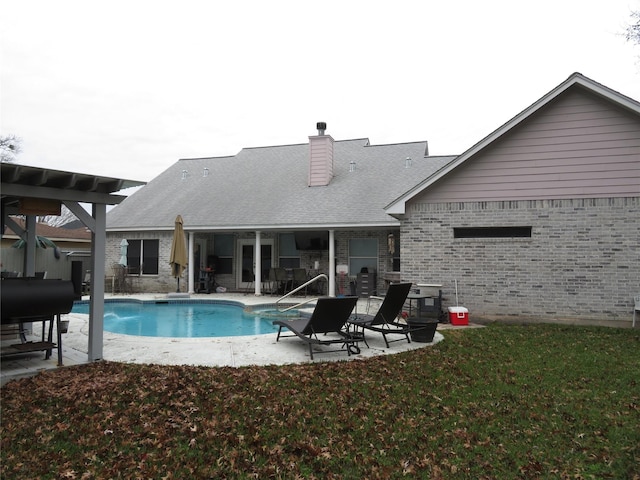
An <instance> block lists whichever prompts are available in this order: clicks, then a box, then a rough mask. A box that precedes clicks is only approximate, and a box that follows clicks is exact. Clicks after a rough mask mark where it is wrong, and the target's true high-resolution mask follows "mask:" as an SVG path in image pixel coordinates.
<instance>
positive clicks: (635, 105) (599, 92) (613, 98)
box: [385, 73, 640, 215]
mask: <svg viewBox="0 0 640 480" xmlns="http://www.w3.org/2000/svg"><path fill="white" fill-rule="evenodd" d="M576 88H582V89H585V90H587V91H589V92H591V93H592V94H595V95H596V96H599V97H600V98H602V99H604V100H606V101H609V102H611V103H614V104H616V105H617V106H618V107H621V108H623V109H625V110H627V111H630V112H632V113H634V114H636V115H640V103H639V102H637V101H635V100H633V99H631V98H629V97H627V96H625V95H622V94H621V93H619V92H616V91H615V90H612V89H610V88H608V87H606V86H604V85H602V84H600V83H597V82H595V81H593V80H591V79H590V78H588V77H585V76H584V75H582V74H580V73H574V74H572V75H571V76H569V78H568V79H567V80H565V81H564V82H563V83H561V84H560V85H558V86H557V87H556V88H554V89H553V90H551V91H550V92H549V93H547V94H546V95H545V96H543V97H542V98H540V99H539V100H538V101H536V102H535V103H533V104H532V105H530V106H529V107H528V108H526V109H525V110H523V111H522V112H520V113H519V114H518V115H516V116H515V117H513V118H512V119H511V120H509V121H508V122H506V123H505V124H504V125H502V126H500V127H499V128H498V129H496V130H495V131H493V132H492V133H491V134H489V135H488V136H486V137H485V138H483V139H482V140H480V141H479V142H478V143H476V144H475V145H473V146H472V147H471V148H469V149H468V150H467V151H465V152H464V153H463V154H461V155H460V156H458V157H456V158H454V159H453V160H452V161H451V162H449V163H448V164H446V165H444V166H443V168H441V169H440V170H438V171H437V172H435V173H434V174H433V175H431V176H430V177H428V178H426V179H425V180H423V181H422V182H420V183H419V184H417V185H416V186H415V187H413V188H412V189H410V190H408V191H407V192H404V193H403V194H402V195H400V196H399V197H398V198H396V199H394V200H393V201H392V202H390V203H389V204H388V205H386V207H385V211H386V212H387V213H388V214H390V215H401V214H404V213H405V208H406V203H407V202H408V201H410V200H411V199H413V198H415V197H416V196H417V195H419V194H420V193H422V192H424V191H425V190H426V189H428V188H429V187H430V186H431V185H433V184H434V183H435V182H437V181H438V180H440V179H441V178H443V177H444V176H446V175H447V174H449V173H450V172H452V171H453V170H455V169H456V168H458V167H459V166H461V165H462V164H464V163H465V162H466V161H467V160H469V159H470V158H472V157H474V156H476V155H477V154H478V153H479V152H481V151H483V150H485V149H486V148H487V147H488V146H489V145H491V144H493V143H494V142H495V141H496V140H498V139H499V138H501V137H503V136H504V135H505V134H507V133H508V132H510V131H511V130H512V129H514V128H515V127H517V126H518V125H520V124H521V123H522V122H524V121H525V120H526V119H528V118H529V117H531V116H532V115H533V114H535V113H536V112H538V111H539V110H540V109H542V108H543V107H545V106H546V105H548V104H549V103H551V102H553V101H554V100H555V99H557V98H558V97H559V96H561V95H562V94H564V93H565V92H566V91H567V90H569V89H576Z"/></svg>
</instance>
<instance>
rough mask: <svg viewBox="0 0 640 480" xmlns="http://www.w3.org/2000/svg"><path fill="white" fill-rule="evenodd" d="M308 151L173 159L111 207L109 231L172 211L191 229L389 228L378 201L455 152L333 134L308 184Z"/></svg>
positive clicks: (149, 226)
mask: <svg viewBox="0 0 640 480" xmlns="http://www.w3.org/2000/svg"><path fill="white" fill-rule="evenodd" d="M309 150H310V147H309V144H307V143H305V144H296V145H282V146H272V147H259V148H245V149H243V150H241V151H240V152H239V153H238V154H237V155H235V156H229V157H216V158H194V159H182V160H179V161H178V162H176V163H175V164H173V165H172V166H171V167H169V168H168V169H167V170H166V171H164V172H163V173H161V174H160V175H159V176H158V177H156V178H154V179H153V180H152V181H150V182H149V183H148V184H147V185H146V186H145V187H143V188H141V189H140V190H138V191H137V192H135V193H134V194H133V195H131V196H130V197H129V198H127V199H126V200H125V201H123V202H122V203H121V204H120V205H118V206H117V207H115V208H114V209H112V210H111V211H110V212H109V213H108V215H107V230H108V231H138V230H172V229H173V228H174V221H175V218H176V216H177V215H182V218H183V219H184V228H185V230H192V231H193V230H229V231H231V230H243V229H246V230H260V229H265V230H266V229H269V230H278V229H280V230H287V229H304V228H306V229H327V228H376V227H382V228H384V227H394V226H398V225H399V223H398V220H396V219H395V218H393V217H391V216H390V215H387V214H386V213H385V212H384V209H383V208H384V206H385V205H387V204H388V203H389V202H391V201H392V200H393V199H395V198H398V196H399V195H401V194H402V193H404V192H406V191H408V190H410V189H412V188H413V187H415V186H416V185H417V184H418V183H419V182H420V181H421V180H423V179H424V178H427V177H429V176H431V175H432V174H434V173H435V172H436V171H438V170H440V169H441V168H442V167H443V166H444V165H445V164H447V163H449V162H450V161H451V160H452V159H453V158H454V157H453V156H447V157H429V156H426V153H427V142H424V141H423V142H413V143H402V144H393V145H370V144H369V140H367V139H356V140H344V141H336V142H335V143H334V152H333V162H334V163H333V165H334V167H333V171H334V176H333V179H332V180H331V182H330V183H329V185H327V186H314V187H309V186H308V177H309V173H308V169H309V155H310V153H309ZM407 157H409V158H411V166H410V167H408V168H406V167H405V159H406V158H407ZM352 162H353V163H352ZM350 164H351V165H353V164H355V171H350ZM205 169H208V175H207V176H205V175H204V172H205ZM183 175H184V178H183Z"/></svg>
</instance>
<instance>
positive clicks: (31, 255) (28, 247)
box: [22, 215, 37, 277]
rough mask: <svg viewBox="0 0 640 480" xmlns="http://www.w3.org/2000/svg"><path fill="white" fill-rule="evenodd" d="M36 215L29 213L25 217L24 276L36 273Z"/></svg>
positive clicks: (31, 275)
mask: <svg viewBox="0 0 640 480" xmlns="http://www.w3.org/2000/svg"><path fill="white" fill-rule="evenodd" d="M36 218H37V217H36V216H35V215H27V218H26V219H25V222H24V226H25V230H26V231H25V237H26V239H25V240H26V244H25V246H24V263H23V268H22V271H23V272H24V273H23V274H22V276H24V277H33V276H35V274H36Z"/></svg>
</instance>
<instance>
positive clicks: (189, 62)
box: [0, 0, 640, 181]
mask: <svg viewBox="0 0 640 480" xmlns="http://www.w3.org/2000/svg"><path fill="white" fill-rule="evenodd" d="M634 10H636V11H637V10H640V0H598V1H595V0H553V1H549V0H537V1H535V2H518V1H513V0H504V1H497V0H483V1H478V0H459V1H455V0H441V1H427V0H417V1H404V0H397V1H395V2H391V1H388V0H387V1H384V2H383V1H377V0H367V1H356V0H340V1H335V0H325V1H320V0H318V1H303V0H291V1H281V0H271V1H264V0H260V1H255V0H249V1H241V0H235V1H230V0H224V1H216V0H210V1H194V0H180V1H161V0H153V1H136V0H127V1H121V0H110V1H89V0H78V1H69V0H55V1H52V0H20V1H16V0H0V12H2V22H1V27H0V31H1V40H2V44H1V53H2V57H1V58H0V61H1V84H0V95H1V96H0V102H1V103H0V115H1V116H0V134H2V135H8V134H15V135H17V136H19V137H21V138H22V149H23V152H22V153H21V154H20V155H19V156H18V160H17V163H22V164H27V165H36V166H41V167H47V168H54V169H59V170H69V171H77V172H82V173H90V174H96V175H104V176H114V177H120V178H126V179H131V180H141V181H149V180H151V179H152V178H153V177H155V176H156V175H158V174H159V173H160V172H162V171H163V170H165V169H166V168H167V167H169V166H170V165H171V164H173V163H174V162H175V161H177V160H178V159H180V158H192V157H205V156H225V155H235V154H236V153H238V152H239V151H240V150H241V149H242V148H243V147H259V146H269V145H281V144H292V143H305V142H307V141H308V137H309V135H314V134H316V133H317V131H316V129H315V125H316V122H318V121H324V122H327V133H328V134H330V135H332V136H333V138H334V139H336V140H345V139H351V138H363V137H367V138H369V139H370V141H371V143H373V144H385V143H399V142H411V141H419V140H428V141H429V148H430V153H431V154H434V155H450V154H459V153H462V152H463V151H465V150H466V149H467V148H469V147H470V146H472V145H473V144H474V143H476V142H477V141H479V140H481V139H482V138H483V137H484V136H486V135H487V134H489V133H491V132H492V131H493V130H495V129H496V128H498V127H499V126H500V125H502V124H503V123H504V122H506V121H507V120H509V119H510V118H511V117H513V116H514V115H516V114H517V113H519V112H520V111H522V110H523V109H524V108H526V107H528V106H529V105H530V104H531V103H533V102H534V101H536V100H537V99H539V98H540V97H541V96H543V95H544V94H545V93H547V92H548V91H550V90H552V89H553V88H555V87H556V86H557V85H558V84H560V83H562V82H563V81H564V80H565V79H566V78H567V77H569V75H571V74H572V73H573V72H576V71H578V72H580V73H582V74H584V75H586V76H588V77H590V78H592V79H593V80H596V81H598V82H600V83H602V84H604V85H606V86H608V87H610V88H612V89H614V90H617V91H619V92H621V93H623V94H625V95H627V96H630V97H632V98H634V99H635V100H639V101H640V47H638V46H634V45H633V44H631V43H629V42H627V41H626V40H625V39H624V36H623V34H624V31H625V28H626V26H627V25H628V24H629V23H630V22H631V16H630V14H631V12H632V11H634Z"/></svg>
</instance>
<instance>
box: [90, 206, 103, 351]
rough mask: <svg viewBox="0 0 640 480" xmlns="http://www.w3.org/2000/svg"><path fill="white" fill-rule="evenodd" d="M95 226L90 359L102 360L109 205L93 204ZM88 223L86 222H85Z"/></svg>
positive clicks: (92, 252) (92, 261) (92, 237)
mask: <svg viewBox="0 0 640 480" xmlns="http://www.w3.org/2000/svg"><path fill="white" fill-rule="evenodd" d="M93 219H94V220H95V224H94V228H93V229H92V232H91V272H92V275H91V298H90V299H89V346H88V353H89V361H90V362H95V361H96V360H102V350H103V340H104V274H105V270H104V262H105V251H106V244H107V240H106V237H107V235H106V227H107V206H106V205H104V204H93ZM85 225H86V223H85Z"/></svg>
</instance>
